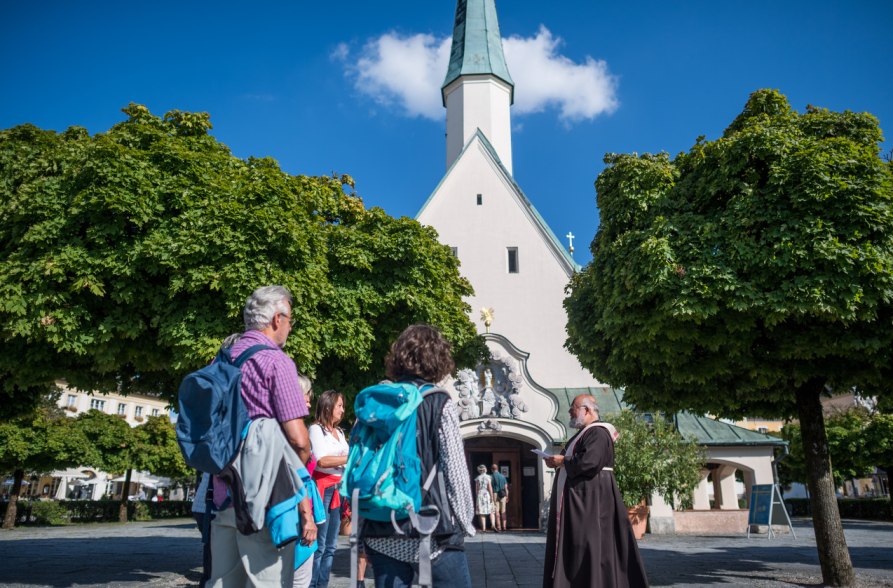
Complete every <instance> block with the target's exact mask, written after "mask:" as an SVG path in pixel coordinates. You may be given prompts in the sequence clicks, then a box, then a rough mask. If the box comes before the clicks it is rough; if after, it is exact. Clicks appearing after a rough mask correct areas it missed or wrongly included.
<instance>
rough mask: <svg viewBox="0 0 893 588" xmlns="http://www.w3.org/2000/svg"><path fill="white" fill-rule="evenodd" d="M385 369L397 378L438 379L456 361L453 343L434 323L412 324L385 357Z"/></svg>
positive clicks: (448, 370)
mask: <svg viewBox="0 0 893 588" xmlns="http://www.w3.org/2000/svg"><path fill="white" fill-rule="evenodd" d="M384 366H385V373H386V374H387V376H388V378H389V379H391V380H394V381H399V380H407V379H415V378H419V379H422V380H424V381H426V382H439V381H440V380H442V379H443V378H444V377H446V375H447V374H449V373H451V372H452V371H453V370H454V369H455V367H456V364H455V363H453V355H452V353H451V352H450V343H449V341H447V340H446V339H445V338H444V336H443V335H441V334H440V331H438V330H437V329H435V328H434V327H432V326H431V325H412V326H409V327H406V329H405V330H404V331H403V332H402V333H400V336H399V337H397V340H396V341H394V344H393V345H391V350H390V351H389V352H388V356H387V357H386V358H385V360H384Z"/></svg>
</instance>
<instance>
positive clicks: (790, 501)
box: [785, 498, 893, 521]
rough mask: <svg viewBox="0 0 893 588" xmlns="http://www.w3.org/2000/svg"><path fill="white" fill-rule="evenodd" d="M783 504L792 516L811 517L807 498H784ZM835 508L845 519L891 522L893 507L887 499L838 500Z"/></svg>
mask: <svg viewBox="0 0 893 588" xmlns="http://www.w3.org/2000/svg"><path fill="white" fill-rule="evenodd" d="M785 503H786V504H787V505H788V510H789V511H790V512H791V514H792V515H794V516H801V517H803V516H812V509H811V507H810V505H809V499H808V498H786V499H785ZM837 508H838V510H839V511H840V516H841V518H845V519H867V520H874V521H891V520H893V507H891V505H890V500H889V499H887V498H838V499H837Z"/></svg>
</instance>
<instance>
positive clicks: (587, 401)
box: [580, 396, 599, 416]
mask: <svg viewBox="0 0 893 588" xmlns="http://www.w3.org/2000/svg"><path fill="white" fill-rule="evenodd" d="M580 404H582V405H583V406H586V407H589V410H591V411H592V412H594V413H595V416H599V411H598V403H597V402H596V401H595V398H593V397H592V396H589V397H587V398H584V399H583V400H581V401H580Z"/></svg>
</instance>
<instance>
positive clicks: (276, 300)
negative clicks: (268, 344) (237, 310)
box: [242, 286, 292, 331]
mask: <svg viewBox="0 0 893 588" xmlns="http://www.w3.org/2000/svg"><path fill="white" fill-rule="evenodd" d="M291 302H292V297H291V292H289V291H288V288H286V287H284V286H263V287H262V288H258V289H257V290H255V291H254V292H252V293H251V296H249V297H248V300H246V301H245V310H243V311H242V318H243V319H244V321H245V330H246V331H251V330H258V331H259V330H261V329H265V328H267V327H268V326H270V323H272V322H273V317H274V316H276V315H277V314H279V313H281V314H285V315H287V314H288V305H289V304H291Z"/></svg>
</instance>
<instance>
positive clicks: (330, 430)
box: [310, 390, 348, 588]
mask: <svg viewBox="0 0 893 588" xmlns="http://www.w3.org/2000/svg"><path fill="white" fill-rule="evenodd" d="M343 417H344V396H343V395H342V394H341V393H340V392H335V391H334V390H326V391H325V392H323V393H322V394H321V395H320V397H319V400H318V401H317V403H316V421H315V422H314V423H313V424H312V425H310V447H311V449H312V451H313V456H314V457H315V458H316V470H314V472H313V479H314V480H315V481H316V485H317V487H318V488H319V493H320V494H321V495H322V498H323V504H324V505H325V507H326V513H327V516H326V522H325V523H323V524H321V525H319V527H318V531H317V537H318V540H319V548H318V549H317V550H316V554H315V555H314V556H313V578H312V580H311V581H310V588H327V586H328V585H329V572H330V571H331V569H332V559H333V558H334V557H335V546H336V545H337V543H338V528H339V526H340V524H341V497H340V496H339V495H338V485H339V484H340V483H341V476H342V475H343V474H344V464H346V463H347V451H348V446H347V439H346V438H345V436H344V431H342V430H341V429H340V428H339V427H338V424H339V423H340V422H341V419H342V418H343Z"/></svg>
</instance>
